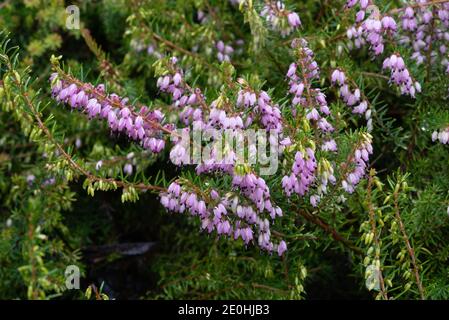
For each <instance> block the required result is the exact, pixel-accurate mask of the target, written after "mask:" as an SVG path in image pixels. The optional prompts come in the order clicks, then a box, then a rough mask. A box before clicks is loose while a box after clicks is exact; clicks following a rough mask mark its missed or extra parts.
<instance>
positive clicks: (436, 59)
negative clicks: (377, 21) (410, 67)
mask: <svg viewBox="0 0 449 320" xmlns="http://www.w3.org/2000/svg"><path fill="white" fill-rule="evenodd" d="M417 2H418V3H419V4H423V6H418V7H416V8H412V7H407V8H406V9H405V10H403V12H402V15H401V20H402V24H401V26H402V31H403V34H402V37H401V39H400V43H402V44H409V45H410V46H411V47H412V48H413V51H414V52H413V55H412V58H413V59H414V60H415V61H416V62H417V64H421V63H424V62H426V61H427V60H428V59H430V62H431V63H441V64H442V65H443V66H446V65H448V60H447V57H446V54H447V45H448V42H449V33H448V31H449V4H448V3H439V4H438V3H435V4H433V5H432V7H427V6H424V5H425V4H427V3H428V1H426V0H420V1H417Z"/></svg>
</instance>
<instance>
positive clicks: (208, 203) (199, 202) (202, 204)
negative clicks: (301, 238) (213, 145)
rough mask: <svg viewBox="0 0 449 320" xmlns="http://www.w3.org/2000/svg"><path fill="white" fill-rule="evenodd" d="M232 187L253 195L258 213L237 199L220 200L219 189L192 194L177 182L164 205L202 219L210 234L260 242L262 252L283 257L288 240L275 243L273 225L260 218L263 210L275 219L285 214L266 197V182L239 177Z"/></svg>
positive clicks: (252, 177)
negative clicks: (215, 233) (214, 233)
mask: <svg viewBox="0 0 449 320" xmlns="http://www.w3.org/2000/svg"><path fill="white" fill-rule="evenodd" d="M233 185H234V186H238V187H239V188H241V190H244V192H245V193H247V194H251V195H252V197H253V200H254V201H255V203H257V204H258V205H257V209H256V210H255V209H254V208H253V207H252V206H251V205H247V204H244V203H243V202H240V200H239V197H237V196H229V195H228V196H226V197H221V196H220V195H219V193H218V192H217V191H216V190H211V191H210V193H209V195H206V194H204V193H203V192H201V191H199V190H197V191H193V190H191V191H190V192H189V191H187V190H186V188H184V187H182V186H181V185H180V184H178V183H177V182H173V183H172V184H170V186H169V187H168V190H167V192H164V193H161V195H160V198H161V204H162V205H163V206H164V207H165V208H166V209H167V210H169V211H172V212H177V213H183V212H185V211H188V212H190V214H191V215H192V216H197V217H199V218H200V219H201V227H202V229H203V230H206V231H207V232H208V233H212V232H213V231H216V232H217V234H218V235H220V236H227V237H230V238H233V239H235V240H237V239H239V238H241V239H242V240H243V241H244V242H245V244H249V243H252V242H256V241H257V244H258V245H259V247H260V248H261V249H263V250H266V251H268V252H272V251H277V253H278V254H279V256H281V255H283V254H284V252H285V251H286V250H287V245H286V243H285V241H280V242H279V243H278V244H275V243H273V241H272V240H271V231H270V222H269V220H268V219H266V218H263V217H261V212H262V211H263V210H264V209H265V210H271V211H273V212H274V214H273V215H272V216H273V219H274V218H275V216H276V215H277V216H281V215H282V211H281V210H280V208H272V207H271V202H270V200H269V197H268V198H266V196H267V192H266V190H267V188H268V187H267V186H266V184H265V182H264V181H263V179H261V178H257V177H255V176H254V175H245V176H236V177H234V180H233ZM264 197H265V198H264ZM269 208H270V209H269ZM259 209H262V210H259Z"/></svg>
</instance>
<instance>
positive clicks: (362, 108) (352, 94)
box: [331, 69, 373, 131]
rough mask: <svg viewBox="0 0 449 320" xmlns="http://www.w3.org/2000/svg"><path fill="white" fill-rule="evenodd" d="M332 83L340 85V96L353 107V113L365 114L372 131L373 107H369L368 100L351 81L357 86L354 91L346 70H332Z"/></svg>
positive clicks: (369, 129)
mask: <svg viewBox="0 0 449 320" xmlns="http://www.w3.org/2000/svg"><path fill="white" fill-rule="evenodd" d="M331 83H332V85H336V86H338V87H339V93H340V97H341V98H342V100H343V101H344V103H345V104H346V105H347V106H348V107H350V108H352V112H353V113H355V114H359V115H365V118H366V120H367V127H368V131H371V130H372V127H373V120H372V119H371V109H369V103H368V100H367V99H366V98H365V97H362V96H361V91H360V89H359V88H358V87H357V86H356V85H355V84H354V83H351V84H352V86H353V87H355V89H354V91H352V90H351V88H350V87H351V86H350V83H349V79H347V77H346V75H345V73H344V71H342V70H340V69H335V70H334V71H333V72H332V75H331Z"/></svg>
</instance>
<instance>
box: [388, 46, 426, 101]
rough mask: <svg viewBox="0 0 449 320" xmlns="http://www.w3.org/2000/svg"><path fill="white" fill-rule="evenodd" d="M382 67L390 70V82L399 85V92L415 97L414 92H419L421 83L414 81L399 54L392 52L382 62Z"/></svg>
mask: <svg viewBox="0 0 449 320" xmlns="http://www.w3.org/2000/svg"><path fill="white" fill-rule="evenodd" d="M382 69H389V70H390V71H391V75H390V82H391V83H394V84H396V85H398V86H399V88H400V90H401V94H404V95H409V96H411V97H413V98H414V97H415V93H416V92H421V85H420V84H419V82H418V81H414V80H413V78H412V76H411V75H410V72H409V71H408V69H407V67H406V66H405V63H404V59H402V57H401V56H400V55H399V54H393V55H391V56H390V57H389V58H386V59H385V60H384V62H383V66H382Z"/></svg>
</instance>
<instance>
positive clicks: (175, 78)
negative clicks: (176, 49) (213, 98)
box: [156, 57, 204, 122]
mask: <svg viewBox="0 0 449 320" xmlns="http://www.w3.org/2000/svg"><path fill="white" fill-rule="evenodd" d="M177 61H178V59H177V58H176V57H172V58H170V61H169V73H168V74H165V75H163V76H161V77H159V78H158V79H157V83H156V85H157V87H158V88H159V90H160V91H161V92H165V93H170V94H171V95H172V99H173V104H174V105H175V106H176V107H178V108H184V107H187V108H185V109H184V113H182V114H181V118H183V119H184V120H186V122H189V121H188V120H189V119H190V117H191V116H192V117H193V119H195V118H198V117H199V116H200V113H201V110H197V109H198V108H199V107H200V105H201V103H202V102H203V101H204V96H203V94H202V93H201V90H200V89H199V88H195V89H193V88H191V87H190V86H189V85H188V84H187V83H186V82H185V80H184V71H183V70H182V69H181V68H178V67H177Z"/></svg>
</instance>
